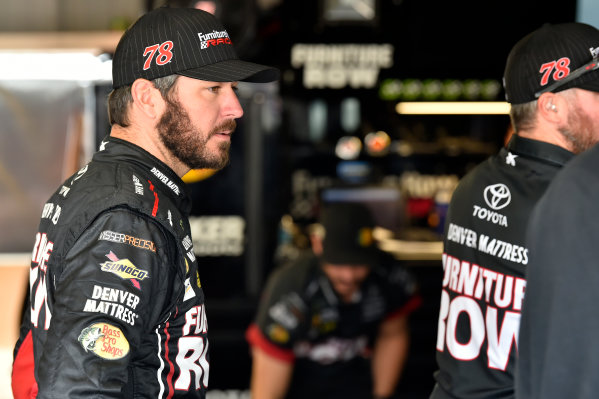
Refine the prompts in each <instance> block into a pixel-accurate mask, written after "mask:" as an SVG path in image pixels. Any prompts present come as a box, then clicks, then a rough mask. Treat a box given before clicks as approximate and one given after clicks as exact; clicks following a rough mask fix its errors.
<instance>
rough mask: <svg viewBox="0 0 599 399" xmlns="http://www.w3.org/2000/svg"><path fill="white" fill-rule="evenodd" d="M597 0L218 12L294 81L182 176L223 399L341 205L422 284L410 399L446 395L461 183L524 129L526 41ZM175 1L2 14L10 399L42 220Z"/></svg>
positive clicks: (1, 279) (244, 43)
mask: <svg viewBox="0 0 599 399" xmlns="http://www.w3.org/2000/svg"><path fill="white" fill-rule="evenodd" d="M592 1H594V0H578V1H576V0H559V1H558V0H542V1H541V0H503V1H493V2H481V1H472V0H465V1H460V0H458V1H454V2H448V1H442V0H311V1H291V0H287V1H283V0H211V1H199V2H193V1H183V0H180V1H174V0H173V1H172V2H170V3H171V4H172V5H174V6H179V7H208V8H209V9H210V10H211V11H212V12H214V13H215V15H216V16H217V17H218V18H220V19H221V20H222V22H223V24H224V25H225V27H226V28H227V30H228V32H229V35H230V37H231V38H232V40H233V43H234V44H235V46H236V49H237V52H238V54H239V56H240V58H243V59H246V60H250V61H255V62H260V63H266V64H271V65H274V66H277V67H278V68H280V70H281V80H280V81H279V82H275V83H270V84H242V85H240V90H239V96H240V100H241V102H242V105H243V106H244V109H245V116H244V117H243V119H242V120H241V121H240V123H239V125H238V126H239V127H238V129H237V132H236V133H235V135H234V138H233V145H232V152H231V155H232V157H231V159H232V162H231V165H230V166H228V167H226V168H225V169H223V170H221V171H218V172H215V171H211V170H194V171H192V172H190V173H189V174H188V175H186V176H185V178H184V180H185V181H186V182H187V183H188V184H189V187H190V189H191V192H192V196H193V212H192V213H193V216H192V219H191V225H192V230H193V238H194V248H195V251H196V256H197V257H198V260H199V262H200V267H201V274H202V282H203V284H202V285H203V287H204V290H205V292H206V296H207V298H208V299H207V308H208V318H209V322H210V338H211V372H210V392H209V397H210V398H219V397H222V398H225V397H226V398H231V399H233V398H238V397H239V398H241V397H245V398H247V397H248V393H247V389H248V386H249V371H250V358H249V353H248V347H247V344H246V342H245V340H244V332H245V329H246V327H247V326H248V325H249V323H250V322H251V320H252V318H253V316H254V312H255V309H256V304H257V300H258V298H259V295H260V292H261V289H262V287H263V284H264V280H265V277H266V276H267V275H268V273H269V272H270V271H271V270H272V269H273V268H274V267H276V266H277V265H278V264H280V263H281V262H284V261H286V260H288V259H292V258H293V257H295V256H296V255H297V253H298V251H299V250H302V249H305V248H307V247H308V245H309V244H308V240H307V235H306V233H307V232H306V229H307V227H308V226H310V224H312V223H313V222H314V220H315V217H316V215H317V213H318V210H319V208H320V207H321V206H322V205H323V204H324V203H326V202H327V201H339V200H341V201H360V202H364V203H366V204H368V205H369V206H370V207H371V209H373V210H374V211H375V214H376V217H377V219H378V221H379V223H380V224H381V226H382V227H384V229H385V230H384V234H382V235H381V239H382V244H381V245H382V247H383V249H385V250H387V251H389V252H390V253H392V254H393V255H394V256H395V257H396V258H397V259H398V260H400V261H401V262H403V263H404V264H405V265H406V266H407V267H408V268H409V269H410V270H411V271H412V272H413V273H414V274H415V276H416V277H417V279H418V280H419V283H420V286H421V291H422V294H423V298H424V306H423V307H422V308H421V309H419V310H418V311H417V312H416V313H415V314H414V316H413V318H412V327H411V328H412V334H413V338H412V348H411V353H410V357H409V359H408V364H407V366H406V370H405V373H404V375H403V378H402V381H401V383H400V386H399V388H398V393H399V394H400V395H401V397H403V398H426V397H427V396H428V394H429V393H430V391H431V389H432V387H433V378H432V373H433V371H434V370H435V342H436V328H437V326H436V324H437V314H438V306H439V298H440V283H441V276H442V270H441V250H442V246H441V239H442V231H443V222H444V215H445V211H446V207H447V203H448V201H449V199H450V198H451V193H452V191H453V188H454V187H455V184H456V183H457V181H458V180H459V178H461V177H462V176H463V175H464V174H465V173H466V172H467V171H468V170H470V169H471V168H472V167H473V166H474V165H476V164H477V163H479V162H480V161H482V160H483V159H485V158H486V157H488V156H489V155H491V154H493V153H494V152H496V151H497V150H498V148H499V147H500V146H502V145H503V144H504V143H505V141H506V140H507V138H508V137H509V134H510V131H511V129H510V126H509V117H508V115H507V113H508V111H509V108H508V107H507V104H506V103H505V102H504V93H503V89H502V86H501V79H502V74H503V68H504V65H505V60H506V57H507V54H508V52H509V50H510V48H511V47H512V46H513V44H514V43H515V42H516V41H517V40H519V39H520V38H521V37H523V36H524V35H525V34H527V33H528V32H530V31H532V30H534V29H536V28H538V27H540V26H541V25H542V24H543V23H557V22H569V21H580V22H586V23H590V24H592V25H595V26H599V3H596V2H595V3H593V2H592ZM163 4H165V2H164V1H161V0H103V1H95V0H28V1H26V2H24V1H21V0H2V5H3V7H2V9H3V10H2V13H0V121H1V123H0V139H1V141H0V142H1V144H0V227H1V228H0V273H1V275H0V284H1V285H2V287H0V301H1V303H2V304H3V306H2V310H0V312H1V315H2V320H4V328H2V329H1V330H0V399H3V398H10V397H11V394H10V389H9V386H10V383H9V376H10V371H11V362H12V348H13V345H14V342H15V340H16V338H17V335H18V324H19V320H20V313H21V308H22V306H23V300H24V296H25V291H26V287H27V281H28V265H29V261H30V251H31V246H32V244H33V237H34V234H35V232H36V229H37V224H38V219H39V215H40V214H41V209H42V207H43V204H44V203H45V201H46V199H47V198H48V197H49V195H50V194H51V192H53V191H54V189H55V188H56V187H57V186H58V184H59V183H61V182H62V180H63V179H64V178H66V177H67V176H68V175H70V174H71V173H73V172H74V171H76V170H77V169H78V168H79V167H80V166H81V165H82V164H84V163H85V162H87V161H88V160H89V159H90V157H91V155H92V153H93V152H94V151H95V149H96V148H97V145H98V143H99V142H100V141H101V139H102V138H103V137H104V136H105V135H106V134H108V132H109V128H110V127H109V125H108V122H107V114H106V105H105V102H106V96H107V94H108V93H109V92H110V87H111V86H110V85H111V57H112V53H113V51H114V48H115V47H116V43H117V42H118V39H119V37H120V36H121V34H122V32H123V30H124V29H125V28H126V27H127V26H129V24H130V23H131V22H133V21H134V20H135V19H136V18H137V17H138V16H139V15H141V14H142V13H143V12H145V11H147V10H150V9H153V8H156V7H159V6H161V5H163Z"/></svg>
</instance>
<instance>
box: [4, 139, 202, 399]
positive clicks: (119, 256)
mask: <svg viewBox="0 0 599 399" xmlns="http://www.w3.org/2000/svg"><path fill="white" fill-rule="evenodd" d="M190 209H191V202H190V198H189V195H188V193H187V191H186V187H185V184H184V183H183V181H182V180H181V179H180V178H179V177H178V176H177V175H176V174H175V173H174V172H173V171H172V170H171V169H170V168H168V167H167V166H166V165H165V164H163V163H162V162H161V161H159V160H158V159H157V158H155V157H153V156H152V155H150V154H149V153H147V152H146V151H144V150H143V149H141V148H140V147H137V146H135V145H133V144H131V143H129V142H126V141H123V140H119V139H116V138H112V137H108V138H107V139H105V140H104V141H103V142H102V144H101V146H100V150H99V151H98V152H97V153H96V154H95V155H94V157H93V159H92V161H91V162H90V163H88V164H87V165H86V166H84V167H83V168H82V169H80V170H79V171H78V172H77V173H76V174H74V175H73V176H71V177H70V178H69V179H67V180H66V181H65V182H64V183H63V184H62V185H61V186H60V188H59V189H58V190H57V191H56V192H55V193H54V194H53V195H52V196H51V198H50V199H49V200H48V202H47V203H46V204H45V206H44V208H43V211H42V216H41V222H40V225H39V231H38V233H37V234H36V236H35V244H34V248H33V251H32V261H31V269H30V301H29V306H27V309H26V314H25V317H24V321H23V324H22V327H21V331H20V337H19V340H18V342H17V344H16V347H15V360H14V364H13V392H15V398H17V399H18V398H21V397H36V392H37V397H38V398H58V397H60V398H66V397H68V398H88V397H102V398H109V397H110V398H116V397H127V398H132V397H153V398H163V397H164V398H166V397H169V398H171V397H199V398H203V397H205V390H206V387H207V386H208V371H209V363H208V362H209V358H208V340H207V323H206V312H205V308H204V293H203V290H202V288H201V283H200V278H199V273H198V264H197V261H196V259H195V256H194V251H193V247H192V240H191V232H190V228H189V223H188V214H189V211H190ZM31 365H34V370H31V369H30V368H29V367H28V366H31ZM33 371H34V374H33ZM33 377H34V378H35V379H34V380H33Z"/></svg>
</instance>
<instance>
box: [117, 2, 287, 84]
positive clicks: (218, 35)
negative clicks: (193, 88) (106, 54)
mask: <svg viewBox="0 0 599 399" xmlns="http://www.w3.org/2000/svg"><path fill="white" fill-rule="evenodd" d="M172 74H178V75H183V76H187V77H190V78H194V79H201V80H207V81H213V82H234V81H247V82H258V83H263V82H272V81H274V80H277V79H278V78H279V71H278V70H277V69H275V68H272V67H269V66H265V65H259V64H255V63H252V62H247V61H242V60H240V59H239V58H238V57H237V54H236V52H235V49H234V48H233V43H232V42H231V38H230V37H229V34H228V33H227V31H226V30H225V28H224V27H223V26H222V25H221V24H220V22H219V21H218V20H217V18H216V17H215V16H214V15H212V14H210V13H208V12H206V11H203V10H198V9H195V8H185V7H168V6H162V7H159V8H156V9H154V10H152V11H150V12H148V13H146V14H144V15H142V16H141V17H140V18H139V19H138V20H137V21H136V22H135V23H133V25H131V26H130V27H129V28H128V29H127V31H126V32H125V33H124V34H123V36H122V37H121V39H120V41H119V43H118V45H117V47H116V50H115V53H114V57H113V59H112V87H113V88H115V89H116V88H118V87H121V86H125V85H129V84H131V83H133V82H134V81H135V80H136V79H138V78H143V79H148V80H152V79H156V78H160V77H163V76H168V75H172Z"/></svg>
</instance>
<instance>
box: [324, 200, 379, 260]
mask: <svg viewBox="0 0 599 399" xmlns="http://www.w3.org/2000/svg"><path fill="white" fill-rule="evenodd" d="M320 224H321V225H322V227H323V228H324V239H323V241H322V254H321V255H320V258H321V260H322V261H324V262H326V263H330V264H338V265H373V264H374V263H375V262H377V261H379V260H380V259H381V254H382V250H380V249H379V248H378V246H377V243H376V241H375V240H374V237H373V229H374V228H375V227H376V223H375V221H374V219H373V217H372V214H371V212H370V210H369V209H368V208H367V207H366V206H365V205H362V204H360V203H356V202H337V203H330V204H327V205H326V206H325V207H324V209H323V210H322V213H321V215H320Z"/></svg>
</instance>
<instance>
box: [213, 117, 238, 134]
mask: <svg viewBox="0 0 599 399" xmlns="http://www.w3.org/2000/svg"><path fill="white" fill-rule="evenodd" d="M235 129H237V122H236V121H235V119H229V120H226V121H224V122H223V123H221V124H220V125H217V126H215V127H214V129H212V132H211V133H212V134H215V133H218V132H222V131H227V132H233V131H234V130H235Z"/></svg>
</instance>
